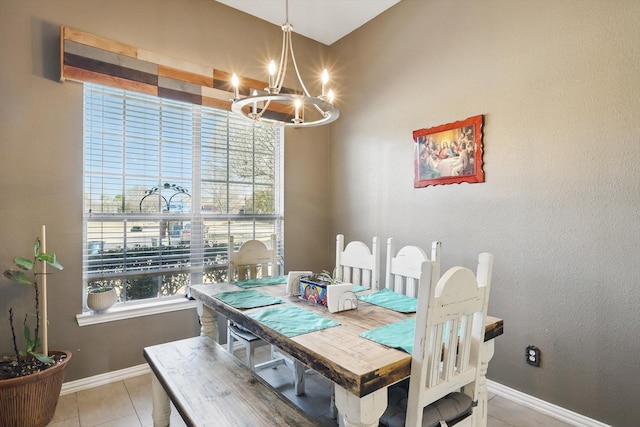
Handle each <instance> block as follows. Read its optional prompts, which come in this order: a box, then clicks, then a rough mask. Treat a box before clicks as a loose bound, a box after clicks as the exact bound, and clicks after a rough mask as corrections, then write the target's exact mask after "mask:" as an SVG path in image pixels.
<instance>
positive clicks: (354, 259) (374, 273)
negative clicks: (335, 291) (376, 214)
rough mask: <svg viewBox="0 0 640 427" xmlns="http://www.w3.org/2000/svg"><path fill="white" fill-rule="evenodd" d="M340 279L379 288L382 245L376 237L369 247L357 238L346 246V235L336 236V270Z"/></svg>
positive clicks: (336, 274)
mask: <svg viewBox="0 0 640 427" xmlns="http://www.w3.org/2000/svg"><path fill="white" fill-rule="evenodd" d="M335 277H336V278H337V279H338V280H341V281H343V282H347V283H353V284H354V285H361V286H368V287H370V288H371V289H378V286H379V284H380V247H379V246H378V238H377V237H374V238H373V242H372V244H371V250H369V247H368V246H367V245H366V244H365V243H363V242H359V241H357V240H354V241H353V242H350V243H349V244H348V245H347V247H346V248H345V247H344V235H342V234H338V236H337V237H336V270H335Z"/></svg>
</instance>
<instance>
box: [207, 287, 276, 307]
mask: <svg viewBox="0 0 640 427" xmlns="http://www.w3.org/2000/svg"><path fill="white" fill-rule="evenodd" d="M212 296H213V297H214V298H216V299H219V300H220V301H222V302H224V303H226V304H229V305H230V306H231V307H234V308H238V309H246V308H256V307H264V306H266V305H273V304H281V303H283V302H284V301H282V300H281V299H280V298H276V297H272V296H271V295H266V294H263V293H262V292H258V291H254V290H253V289H243V290H241V291H229V292H220V293H217V294H214V295H212Z"/></svg>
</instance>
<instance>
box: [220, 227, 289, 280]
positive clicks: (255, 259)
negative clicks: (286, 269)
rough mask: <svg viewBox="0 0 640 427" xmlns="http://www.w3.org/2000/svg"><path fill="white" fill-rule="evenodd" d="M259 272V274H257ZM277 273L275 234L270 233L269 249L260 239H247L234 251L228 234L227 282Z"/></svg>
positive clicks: (232, 242) (232, 240) (231, 237)
mask: <svg viewBox="0 0 640 427" xmlns="http://www.w3.org/2000/svg"><path fill="white" fill-rule="evenodd" d="M258 273H259V274H258ZM277 274H278V262H277V246H276V235H275V234H272V235H271V249H268V248H267V245H265V244H264V243H263V242H262V241H260V240H247V241H246V242H244V243H243V244H242V246H240V248H239V249H238V250H237V251H236V250H235V246H234V239H233V236H229V272H228V278H229V282H233V281H234V280H247V279H255V278H257V277H269V276H276V275H277Z"/></svg>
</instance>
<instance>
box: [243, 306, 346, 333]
mask: <svg viewBox="0 0 640 427" xmlns="http://www.w3.org/2000/svg"><path fill="white" fill-rule="evenodd" d="M247 316H249V317H251V318H253V319H255V320H257V321H258V322H260V323H262V324H264V325H265V326H267V327H269V328H271V329H273V330H275V331H277V332H279V333H281V334H282V335H285V336H287V337H295V336H297V335H302V334H307V333H309V332H315V331H319V330H321V329H326V328H332V327H334V326H338V325H339V324H340V323H338V322H336V321H333V320H331V319H327V318H325V317H322V316H320V315H318V314H316V313H313V312H311V311H306V310H303V309H301V308H298V307H295V306H292V305H287V306H284V307H271V308H267V309H265V310H261V311H258V312H254V313H248V314H247Z"/></svg>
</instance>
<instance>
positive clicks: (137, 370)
mask: <svg viewBox="0 0 640 427" xmlns="http://www.w3.org/2000/svg"><path fill="white" fill-rule="evenodd" d="M149 372H151V368H149V365H147V364H146V363H144V364H142V365H137V366H132V367H130V368H125V369H120V370H119V371H113V372H107V373H105V374H99V375H94V376H92V377H88V378H82V379H80V380H76V381H69V382H66V383H64V384H62V390H61V391H60V395H61V396H63V395H65V394H71V393H76V392H78V391H82V390H87V389H90V388H93V387H98V386H100V385H105V384H110V383H114V382H117V381H122V380H126V379H127V378H133V377H137V376H138V375H143V374H146V373H149Z"/></svg>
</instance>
